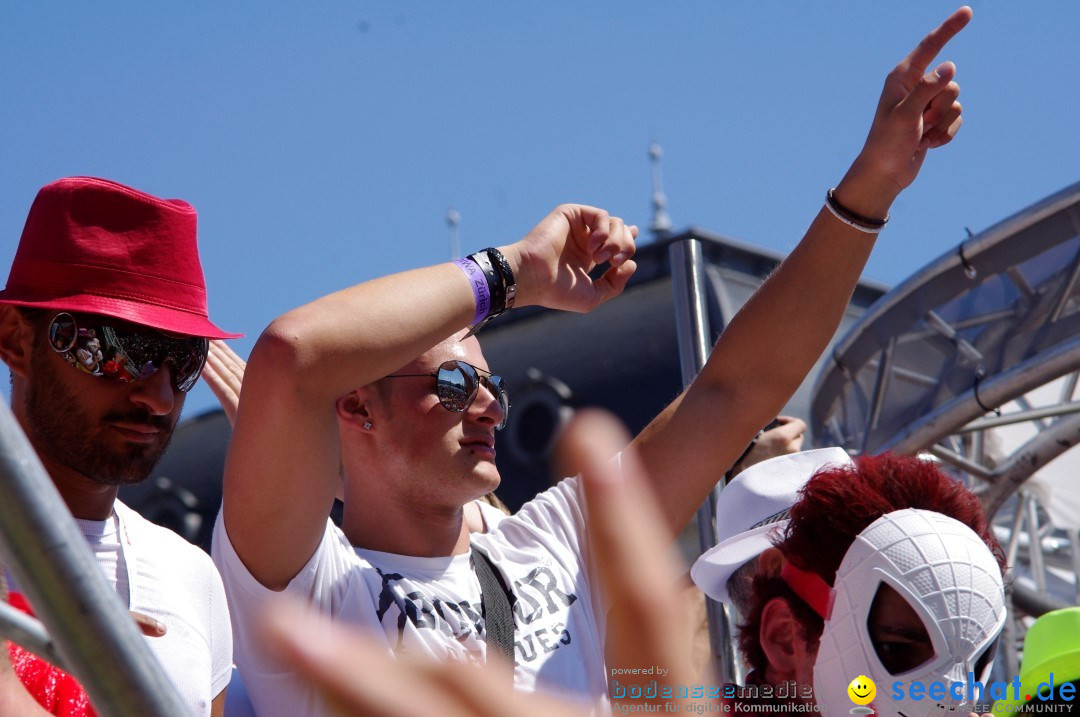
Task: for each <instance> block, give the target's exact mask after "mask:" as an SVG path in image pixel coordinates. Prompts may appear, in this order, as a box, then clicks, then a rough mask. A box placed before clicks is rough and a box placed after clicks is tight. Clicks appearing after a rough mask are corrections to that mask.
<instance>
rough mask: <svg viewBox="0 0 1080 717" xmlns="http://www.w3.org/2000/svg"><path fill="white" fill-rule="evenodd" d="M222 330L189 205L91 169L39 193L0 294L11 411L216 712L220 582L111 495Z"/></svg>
mask: <svg viewBox="0 0 1080 717" xmlns="http://www.w3.org/2000/svg"><path fill="white" fill-rule="evenodd" d="M236 336H237V334H229V333H226V332H224V331H222V330H221V329H219V328H218V327H217V326H215V325H214V324H212V323H211V322H210V320H209V318H208V316H207V309H206V288H205V283H204V281H203V274H202V267H201V265H200V263H199V255H198V248H197V246H196V214H195V210H194V208H193V207H192V206H191V205H189V204H188V203H187V202H184V201H181V200H177V199H159V198H157V197H154V196H151V195H149V194H146V193H144V192H140V191H138V190H135V189H132V188H130V187H126V186H124V185H122V184H117V183H115V182H110V181H108V180H104V179H95V178H91V177H70V178H66V179H61V180H59V181H56V182H53V183H52V184H49V185H47V186H45V187H44V188H42V189H41V191H40V192H39V193H38V196H37V198H36V199H35V200H34V204H33V206H32V207H31V208H30V214H29V216H28V217H27V220H26V226H25V228H24V230H23V234H22V239H21V240H20V243H19V248H18V251H17V253H16V255H15V260H14V263H13V264H12V267H11V273H10V276H9V277H8V282H7V287H6V288H5V289H4V290H3V291H2V292H0V359H3V361H4V362H5V363H6V364H7V365H8V367H9V368H10V370H11V377H12V391H11V403H12V411H13V413H14V414H15V417H16V418H17V420H18V421H19V424H20V426H21V427H22V429H23V430H24V431H25V432H26V435H27V437H28V438H29V439H30V442H31V444H32V445H33V446H34V449H35V450H36V451H37V454H38V456H39V457H40V458H41V462H42V463H43V464H44V466H45V468H46V470H47V471H48V472H49V475H50V476H51V478H52V480H53V482H54V483H55V485H56V487H57V490H58V491H59V493H60V495H61V496H62V497H63V499H64V501H65V503H66V504H67V506H68V508H70V510H71V513H72V515H73V516H74V518H75V520H76V522H77V523H78V525H79V527H80V528H81V529H82V532H83V534H84V535H85V536H86V539H87V541H88V542H89V544H90V547H91V549H92V552H93V553H94V556H95V558H96V559H97V561H98V563H99V564H100V565H101V567H102V569H103V570H104V571H105V574H106V577H107V578H108V580H109V583H110V584H111V585H113V586H114V587H115V589H116V592H117V595H118V596H119V597H120V599H121V600H123V601H124V602H125V603H126V604H127V605H128V608H129V610H131V611H132V612H135V613H140V614H143V615H147V616H150V617H151V618H153V619H155V620H157V621H158V622H160V623H161V625H162V626H163V628H164V634H161V635H157V636H153V637H148V638H147V639H148V644H149V646H150V649H151V650H152V651H153V652H154V654H155V655H156V656H157V657H158V658H159V659H160V660H161V663H162V666H163V667H164V669H165V672H166V674H168V676H169V677H170V679H171V680H172V681H173V683H175V685H176V686H177V688H178V689H179V691H180V693H181V695H182V696H183V698H184V700H185V701H186V702H187V703H188V705H189V706H190V708H191V713H192V714H194V715H211V714H215V715H216V714H220V713H221V710H222V709H223V706H224V694H223V693H224V689H225V686H226V685H227V683H228V680H229V677H230V671H231V663H232V635H231V630H230V626H229V617H228V609H227V607H226V604H225V594H224V591H223V589H222V585H221V579H220V577H219V576H218V574H217V572H216V570H215V569H214V566H213V564H212V563H211V562H210V559H209V558H208V557H207V556H206V555H205V554H204V553H203V552H202V551H201V550H199V549H198V548H196V547H194V546H192V545H190V544H188V543H187V542H186V541H184V540H183V539H181V538H180V537H178V536H177V535H175V534H174V533H172V532H171V531H169V530H166V529H165V528H161V527H158V526H156V525H153V524H152V523H150V522H148V521H146V520H145V519H143V518H142V517H141V516H139V515H138V514H137V513H135V512H134V511H132V510H131V509H129V508H128V507H127V506H125V505H124V504H123V503H121V502H120V501H119V500H118V499H117V492H118V490H119V488H120V486H121V485H125V484H129V483H137V482H139V481H141V480H144V479H145V478H147V477H148V476H149V475H150V472H151V471H152V470H153V468H154V466H155V465H156V464H157V462H158V459H159V458H160V457H161V455H162V453H163V452H164V451H165V447H166V446H167V445H168V442H169V439H170V437H171V436H172V432H173V429H174V428H175V426H176V422H177V419H178V418H179V416H180V409H181V408H182V406H183V404H184V397H185V394H186V393H187V391H188V390H189V389H190V388H191V387H192V385H194V383H195V382H196V381H197V380H198V378H199V374H200V372H201V371H202V367H203V363H204V361H205V360H206V354H207V346H208V340H209V339H211V338H235V337H236ZM6 577H7V580H8V582H9V584H10V585H11V586H12V589H13V590H17V589H18V586H17V585H16V584H14V580H13V577H12V576H11V575H10V574H8V575H7V576H6ZM24 682H25V680H24Z"/></svg>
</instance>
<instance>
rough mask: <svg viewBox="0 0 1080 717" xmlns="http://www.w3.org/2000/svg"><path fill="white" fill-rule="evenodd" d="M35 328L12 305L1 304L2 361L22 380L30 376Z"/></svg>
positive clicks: (0, 339) (0, 343) (0, 356)
mask: <svg viewBox="0 0 1080 717" xmlns="http://www.w3.org/2000/svg"><path fill="white" fill-rule="evenodd" d="M34 338H35V327H34V326H33V325H32V324H31V323H30V322H29V321H28V320H27V319H26V317H25V316H23V314H22V312H21V311H19V309H18V308H17V307H15V306H12V305H11V304H0V361H3V362H4V363H6V364H7V365H8V368H10V369H11V372H12V373H13V374H15V375H16V376H18V377H20V378H23V379H25V378H27V377H28V376H29V375H30V361H31V358H32V357H33V354H34Z"/></svg>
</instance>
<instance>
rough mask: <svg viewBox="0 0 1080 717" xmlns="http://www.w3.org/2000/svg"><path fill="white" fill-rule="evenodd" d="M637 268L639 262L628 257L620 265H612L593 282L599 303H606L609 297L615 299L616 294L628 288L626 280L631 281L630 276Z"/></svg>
mask: <svg viewBox="0 0 1080 717" xmlns="http://www.w3.org/2000/svg"><path fill="white" fill-rule="evenodd" d="M635 270H637V263H636V262H635V261H634V260H633V259H628V260H626V261H624V262H623V263H622V264H619V265H618V266H612V267H610V268H609V269H608V270H607V271H605V272H604V275H603V276H601V277H600V278H599V279H597V280H596V281H594V282H593V288H594V289H595V290H596V293H597V294H598V299H599V301H598V303H601V304H602V303H604V302H605V301H607V300H609V299H614V298H615V297H616V296H618V295H619V294H621V293H622V292H623V289H625V288H626V282H628V281H630V277H631V276H633V275H634V271H635Z"/></svg>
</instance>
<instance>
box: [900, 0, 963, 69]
mask: <svg viewBox="0 0 1080 717" xmlns="http://www.w3.org/2000/svg"><path fill="white" fill-rule="evenodd" d="M970 20H971V8H970V7H968V6H967V5H965V6H964V7H962V8H960V9H959V10H957V11H956V12H954V13H953V14H952V15H950V16H949V18H948V19H947V20H946V21H945V22H943V23H941V24H940V25H938V26H937V27H936V28H934V29H933V30H931V31H930V34H929V35H927V36H926V37H924V38H923V39H922V42H920V43H919V44H918V45H917V46H916V47H915V49H914V50H912V51H911V54H910V55H908V56H907V58H905V60H904V61H905V62H906V63H907V64H908V66H910V67H914V68H916V69H917V70H918V71H919V73H920V74H921V73H924V72H926V68H928V67H929V66H930V63H931V62H933V61H934V58H935V57H937V55H938V53H939V52H941V51H942V50H943V49H945V45H947V44H948V43H949V40H951V39H953V37H955V36H956V33H958V32H960V31H961V30H963V29H964V26H965V25H967V24H968V22H969V21H970Z"/></svg>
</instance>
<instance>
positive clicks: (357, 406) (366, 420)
mask: <svg viewBox="0 0 1080 717" xmlns="http://www.w3.org/2000/svg"><path fill="white" fill-rule="evenodd" d="M371 393H372V392H371V391H370V390H369V389H368V387H367V386H363V387H361V388H357V389H354V390H352V391H349V392H348V393H346V394H345V395H344V396H342V397H341V398H339V399H338V400H337V401H336V402H335V403H334V408H335V410H336V411H337V416H338V422H339V423H340V424H341V426H342V427H345V428H349V429H353V430H357V431H364V432H370V431H372V430H373V429H374V422H373V421H372V418H371V405H370V404H371V398H372V397H371Z"/></svg>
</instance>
